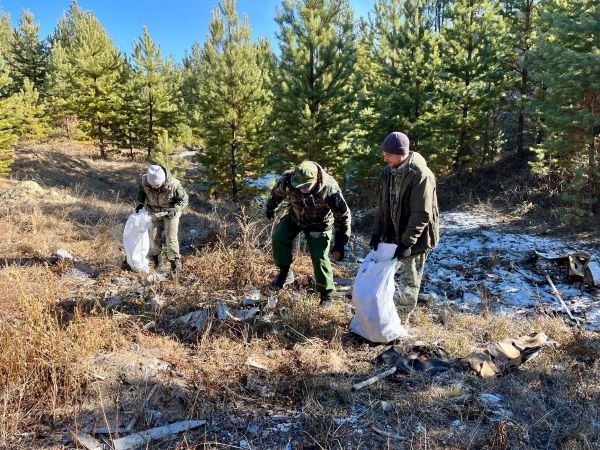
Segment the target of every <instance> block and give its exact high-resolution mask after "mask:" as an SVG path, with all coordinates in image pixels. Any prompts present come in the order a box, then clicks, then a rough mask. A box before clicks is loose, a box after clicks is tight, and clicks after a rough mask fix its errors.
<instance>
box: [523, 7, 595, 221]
mask: <svg viewBox="0 0 600 450" xmlns="http://www.w3.org/2000/svg"><path fill="white" fill-rule="evenodd" d="M540 25H541V29H542V33H543V37H542V39H541V42H540V44H539V47H538V48H537V49H536V50H535V52H534V54H533V56H532V59H533V60H534V61H535V79H536V80H537V81H539V82H541V83H543V84H544V86H545V87H546V90H545V95H544V98H543V99H542V100H541V101H540V102H539V103H538V107H539V111H540V113H541V114H542V117H543V129H544V136H545V138H544V141H543V142H542V143H541V145H539V146H537V147H536V149H535V152H536V154H537V161H536V162H535V163H534V167H535V168H536V169H537V170H538V171H541V172H550V173H553V174H555V175H557V176H559V177H560V179H561V180H562V181H567V182H570V183H571V189H569V190H568V192H567V200H569V201H571V202H572V205H573V207H572V211H573V212H574V213H575V214H577V215H585V214H591V213H593V212H594V211H595V208H596V206H597V204H598V194H599V191H600V177H599V175H598V170H599V168H598V161H600V53H599V52H598V42H600V3H598V2H597V1H595V0H575V1H570V2H566V1H563V0H549V1H548V2H547V3H545V4H544V7H543V10H542V11H541V24H540Z"/></svg>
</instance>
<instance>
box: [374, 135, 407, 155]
mask: <svg viewBox="0 0 600 450" xmlns="http://www.w3.org/2000/svg"><path fill="white" fill-rule="evenodd" d="M409 146H410V142H409V140H408V136H407V135H405V134H404V133H400V132H399V131H394V132H393V133H390V134H389V135H388V137H386V138H385V139H384V140H383V144H381V149H382V150H383V151H384V152H386V153H392V154H394V155H408V148H409Z"/></svg>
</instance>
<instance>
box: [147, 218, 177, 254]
mask: <svg viewBox="0 0 600 450" xmlns="http://www.w3.org/2000/svg"><path fill="white" fill-rule="evenodd" d="M180 217H181V212H178V213H177V214H176V215H175V217H173V218H172V219H169V218H167V217H166V216H165V217H160V218H158V219H152V227H151V228H150V230H149V231H148V234H149V235H150V251H149V252H148V256H156V255H160V254H161V253H162V248H163V243H162V235H163V234H164V237H165V244H166V247H167V258H169V260H174V259H179V258H181V255H180V254H179V237H178V235H177V233H178V231H179V218H180Z"/></svg>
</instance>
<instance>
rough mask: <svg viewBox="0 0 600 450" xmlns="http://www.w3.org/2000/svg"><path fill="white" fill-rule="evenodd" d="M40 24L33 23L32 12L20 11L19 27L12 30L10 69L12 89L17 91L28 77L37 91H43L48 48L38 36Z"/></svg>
mask: <svg viewBox="0 0 600 450" xmlns="http://www.w3.org/2000/svg"><path fill="white" fill-rule="evenodd" d="M39 31H40V26H39V25H37V24H36V23H34V19H33V14H32V13H31V12H30V11H27V10H24V11H23V12H21V17H20V19H19V27H18V28H16V29H15V30H14V31H13V38H12V41H11V55H12V56H11V61H10V69H11V76H12V78H13V90H14V91H15V92H16V91H19V90H20V89H21V88H23V86H24V84H25V79H26V78H27V79H29V81H30V82H31V83H33V86H34V87H35V89H36V90H37V91H38V92H41V91H43V89H44V84H45V80H46V73H47V71H48V55H49V53H48V48H47V46H46V43H45V42H43V41H41V40H40V38H39V36H38V35H39Z"/></svg>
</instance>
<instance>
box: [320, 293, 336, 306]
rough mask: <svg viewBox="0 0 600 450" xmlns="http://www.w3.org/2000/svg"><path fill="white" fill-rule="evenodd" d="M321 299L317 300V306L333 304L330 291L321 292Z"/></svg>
mask: <svg viewBox="0 0 600 450" xmlns="http://www.w3.org/2000/svg"><path fill="white" fill-rule="evenodd" d="M320 295H321V301H320V302H319V306H321V307H322V308H331V307H332V306H333V296H332V295H331V292H321V294H320Z"/></svg>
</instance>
